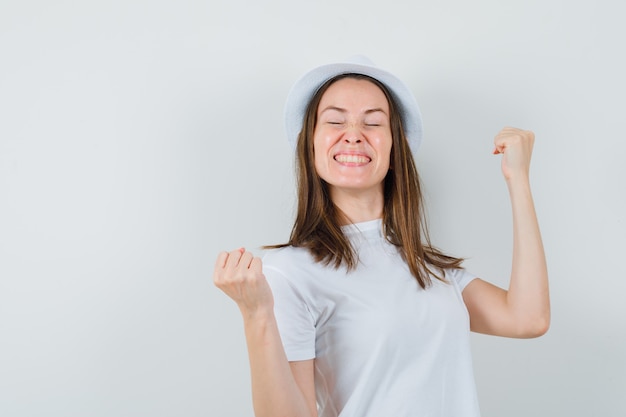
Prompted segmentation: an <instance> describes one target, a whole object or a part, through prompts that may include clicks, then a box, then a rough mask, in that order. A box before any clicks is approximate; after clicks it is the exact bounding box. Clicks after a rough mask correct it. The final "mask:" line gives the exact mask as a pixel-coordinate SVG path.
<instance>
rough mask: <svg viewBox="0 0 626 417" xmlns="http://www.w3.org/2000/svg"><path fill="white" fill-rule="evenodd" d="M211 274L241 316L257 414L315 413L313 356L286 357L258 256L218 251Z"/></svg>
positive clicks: (296, 416) (295, 416)
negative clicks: (232, 301)
mask: <svg viewBox="0 0 626 417" xmlns="http://www.w3.org/2000/svg"><path fill="white" fill-rule="evenodd" d="M213 280H214V282H215V285H216V286H217V287H218V288H219V289H221V290H222V291H224V292H225V293H226V295H228V296H229V297H230V298H232V299H233V300H234V301H235V302H236V303H237V306H238V307H239V310H240V311H241V314H242V316H243V322H244V330H245V333H246V342H247V345H248V357H249V359H250V372H251V379H252V402H253V405H254V413H255V415H256V417H283V416H284V417H317V407H316V404H315V388H314V384H313V365H314V363H313V361H314V360H313V359H311V360H307V361H301V362H291V363H290V362H288V360H287V356H286V355H285V350H284V348H283V345H282V342H281V339H280V334H279V333H278V325H277V324H276V318H275V317H274V298H273V296H272V291H271V289H270V286H269V284H268V283H267V281H266V279H265V276H264V275H263V271H262V263H261V259H259V258H257V257H254V256H253V255H252V253H250V252H246V251H245V250H244V249H239V250H235V251H232V252H230V253H229V252H222V253H220V254H219V256H218V258H217V262H216V264H215V272H214V276H213Z"/></svg>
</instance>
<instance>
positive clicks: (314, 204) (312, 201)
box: [266, 74, 463, 288]
mask: <svg viewBox="0 0 626 417" xmlns="http://www.w3.org/2000/svg"><path fill="white" fill-rule="evenodd" d="M348 77H349V78H355V79H363V80H367V81H370V82H372V83H373V84H375V85H376V86H378V87H379V88H380V89H381V90H382V91H383V93H384V94H385V96H386V97H387V101H388V102H389V112H390V116H389V117H390V124H391V135H392V138H393V139H392V140H393V143H392V146H391V157H390V169H389V172H388V173H387V176H386V177H385V180H384V191H383V193H384V206H383V221H382V223H383V234H384V236H385V237H386V239H387V240H388V241H389V242H390V243H391V244H393V245H394V246H396V247H397V248H398V251H399V252H400V254H401V256H402V258H403V259H404V260H405V261H406V263H407V265H408V267H409V270H410V271H411V274H412V275H413V276H414V277H415V278H416V279H417V282H418V283H419V285H420V286H421V287H422V288H426V287H428V286H429V285H430V284H431V278H430V276H431V275H432V276H434V277H435V278H437V279H439V280H442V281H444V277H443V269H444V268H456V269H460V268H461V263H462V262H463V259H461V258H455V257H452V256H449V255H446V254H444V253H443V252H441V251H440V250H438V249H437V248H435V247H433V246H432V245H431V242H430V237H429V234H428V227H427V223H426V216H425V212H424V201H423V197H422V187H421V182H420V178H419V175H418V173H417V168H416V167H415V161H414V159H413V155H412V153H411V149H410V148H409V144H408V142H407V140H406V137H405V134H404V129H403V127H402V119H401V117H400V113H399V112H398V108H397V105H396V103H395V101H394V99H393V97H392V95H391V94H390V93H389V90H388V89H387V87H385V85H384V84H382V83H381V82H379V81H378V80H376V79H374V78H371V77H368V76H366V75H362V74H342V75H339V76H337V77H335V78H332V79H330V80H329V81H327V82H326V83H325V84H324V85H322V87H320V89H319V90H318V91H317V92H316V93H315V95H314V96H313V98H312V99H311V101H310V102H309V105H308V107H307V111H306V114H305V116H304V121H303V126H302V131H301V132H300V135H299V136H298V143H297V146H296V176H297V189H298V208H297V212H296V219H295V222H294V226H293V229H292V230H291V236H290V238H289V241H288V242H287V243H284V244H281V245H272V246H266V248H280V247H285V246H296V247H303V248H307V249H308V250H309V251H310V252H311V254H312V255H313V257H314V259H315V260H316V261H317V262H322V263H324V264H326V265H332V266H333V267H335V268H339V267H340V266H341V265H346V266H347V269H348V270H354V269H355V268H356V266H357V264H358V262H359V259H358V255H357V254H356V252H355V250H354V248H353V247H352V245H351V244H350V241H349V240H348V239H347V238H346V236H345V235H344V234H343V232H342V230H341V221H342V220H343V221H346V220H349V219H347V218H346V217H345V215H344V214H343V213H342V212H341V211H340V210H339V209H338V208H337V207H336V206H335V204H334V203H333V202H332V200H331V198H330V194H329V190H328V185H327V184H326V182H325V181H324V180H322V179H321V178H320V177H319V175H317V172H316V170H315V163H314V153H313V152H314V150H313V134H314V132H315V126H316V124H317V109H318V106H319V103H320V100H321V99H322V96H323V95H324V92H326V90H327V89H328V87H329V86H330V85H332V84H333V83H334V82H336V81H338V80H340V79H343V78H348Z"/></svg>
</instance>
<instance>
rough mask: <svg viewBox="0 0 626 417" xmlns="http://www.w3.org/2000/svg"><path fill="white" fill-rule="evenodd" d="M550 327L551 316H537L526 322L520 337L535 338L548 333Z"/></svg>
mask: <svg viewBox="0 0 626 417" xmlns="http://www.w3.org/2000/svg"><path fill="white" fill-rule="evenodd" d="M549 329H550V316H549V315H547V316H545V317H539V318H536V319H534V320H532V321H530V322H528V323H526V324H525V325H524V326H523V327H522V328H521V329H520V334H519V337H520V338H522V339H534V338H537V337H541V336H543V335H545V334H546V333H548V330H549Z"/></svg>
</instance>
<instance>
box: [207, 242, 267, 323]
mask: <svg viewBox="0 0 626 417" xmlns="http://www.w3.org/2000/svg"><path fill="white" fill-rule="evenodd" d="M213 282H214V283H215V285H216V286H217V287H218V288H219V289H221V290H222V291H224V293H226V295H228V296H229V297H230V298H232V299H233V300H234V301H235V302H236V303H237V306H239V309H240V310H241V313H242V314H243V315H244V317H249V316H255V315H257V314H266V313H270V314H271V312H272V311H273V309H274V298H273V296H272V290H271V289H270V286H269V284H268V283H267V280H266V279H265V275H263V268H262V263H261V259H260V258H258V257H254V255H252V253H251V252H248V251H246V250H245V249H243V248H241V249H238V250H234V251H232V252H222V253H220V254H219V255H218V257H217V261H216V262H215V270H214V273H213Z"/></svg>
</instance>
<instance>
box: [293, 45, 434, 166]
mask: <svg viewBox="0 0 626 417" xmlns="http://www.w3.org/2000/svg"><path fill="white" fill-rule="evenodd" d="M342 74H362V75H367V76H369V77H372V78H374V79H376V80H378V81H380V82H381V83H383V84H384V85H385V86H386V87H387V89H388V90H389V92H390V93H391V95H392V96H393V98H394V101H395V103H396V106H397V107H398V111H399V112H400V117H401V118H402V124H403V127H404V133H405V135H406V138H407V140H408V142H409V147H410V148H411V151H412V152H413V154H414V155H415V153H416V152H417V149H418V148H419V146H420V143H421V142H422V116H421V114H420V110H419V107H418V105H417V100H415V96H413V93H412V92H411V90H410V89H409V87H407V85H406V84H404V83H403V82H402V81H401V80H400V79H399V78H397V77H396V76H395V75H393V74H391V73H390V72H387V71H385V70H382V69H380V68H378V67H377V66H375V65H374V63H373V62H372V61H371V60H370V59H368V58H367V57H365V56H362V55H357V56H353V57H351V58H348V59H347V60H345V61H343V62H338V63H334V64H327V65H322V66H320V67H317V68H314V69H312V70H311V71H309V72H307V73H306V74H304V76H302V77H301V78H300V79H299V80H298V81H296V83H295V84H294V85H293V87H292V88H291V91H290V92H289V95H288V96H287V103H286V104H285V126H286V129H287V140H288V141H289V144H290V145H291V146H292V148H294V149H295V148H296V143H297V142H298V135H299V134H300V130H302V123H303V121H304V115H305V113H306V109H307V107H308V105H309V102H310V101H311V99H312V98H313V96H314V95H315V93H316V92H317V90H318V89H319V88H320V87H321V86H322V85H323V84H324V83H325V82H326V81H328V80H330V79H331V78H334V77H336V76H338V75H342Z"/></svg>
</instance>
